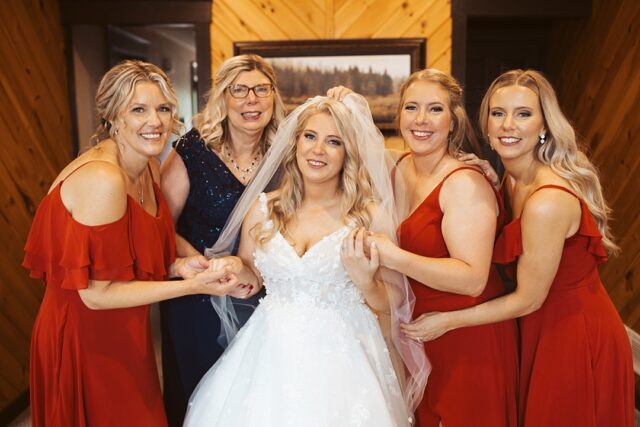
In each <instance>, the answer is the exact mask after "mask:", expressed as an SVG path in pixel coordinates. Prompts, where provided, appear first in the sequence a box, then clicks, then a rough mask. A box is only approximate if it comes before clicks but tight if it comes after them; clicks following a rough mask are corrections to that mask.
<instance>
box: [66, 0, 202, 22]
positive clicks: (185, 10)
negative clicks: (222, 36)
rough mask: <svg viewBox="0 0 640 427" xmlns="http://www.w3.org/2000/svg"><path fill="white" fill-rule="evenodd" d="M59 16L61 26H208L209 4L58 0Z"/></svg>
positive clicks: (196, 2) (138, 0) (200, 2)
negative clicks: (184, 24)
mask: <svg viewBox="0 0 640 427" xmlns="http://www.w3.org/2000/svg"><path fill="white" fill-rule="evenodd" d="M60 12H61V14H60V15H61V17H62V23H63V24H94V25H100V24H103V25H107V24H116V25H149V24H174V23H211V0H205V1H159V0H156V1H149V0H147V1H140V0H137V1H127V2H117V1H116V2H114V1H106V0H97V1H86V0H85V1H82V2H80V1H77V0H76V1H72V0H62V1H61V2H60Z"/></svg>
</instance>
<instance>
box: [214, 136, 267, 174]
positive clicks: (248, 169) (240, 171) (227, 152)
mask: <svg viewBox="0 0 640 427" xmlns="http://www.w3.org/2000/svg"><path fill="white" fill-rule="evenodd" d="M222 149H223V151H224V155H225V157H226V158H227V159H228V160H229V163H231V166H233V168H234V169H235V170H236V171H237V172H238V174H240V181H242V182H247V181H248V180H249V178H251V175H252V174H253V170H254V169H255V168H256V166H257V165H258V163H259V160H260V157H261V154H260V152H259V151H258V153H257V154H256V156H255V157H254V158H253V160H251V164H250V165H249V166H248V167H246V168H241V167H240V166H238V163H237V162H236V159H234V158H233V155H232V154H231V147H229V144H227V143H226V142H225V143H224V144H222Z"/></svg>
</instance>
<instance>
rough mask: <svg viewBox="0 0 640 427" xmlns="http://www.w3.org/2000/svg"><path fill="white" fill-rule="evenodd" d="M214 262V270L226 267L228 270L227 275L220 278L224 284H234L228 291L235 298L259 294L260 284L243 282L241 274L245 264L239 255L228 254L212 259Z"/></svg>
mask: <svg viewBox="0 0 640 427" xmlns="http://www.w3.org/2000/svg"><path fill="white" fill-rule="evenodd" d="M212 263H213V265H212V268H213V269H214V270H220V269H226V271H227V272H228V274H227V275H226V276H223V277H222V278H221V279H220V283H221V284H223V285H227V283H229V284H233V285H232V286H233V287H232V288H231V289H229V291H228V295H230V296H232V297H234V298H241V299H245V298H249V297H252V296H253V295H255V294H257V293H258V291H259V290H260V289H261V287H260V286H257V285H255V286H254V285H253V284H251V283H243V282H242V280H241V279H240V276H241V273H242V271H243V269H244V268H245V266H244V264H243V262H242V260H241V259H240V258H239V257H237V256H226V257H222V258H217V259H215V260H212Z"/></svg>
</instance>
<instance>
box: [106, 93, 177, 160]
mask: <svg viewBox="0 0 640 427" xmlns="http://www.w3.org/2000/svg"><path fill="white" fill-rule="evenodd" d="M172 111H173V109H172V106H171V104H170V103H169V101H167V99H166V98H165V96H164V94H163V93H162V90H161V89H160V87H159V86H158V85H157V84H155V83H151V82H140V83H137V84H136V85H135V87H134V89H133V95H132V96H131V99H130V100H129V102H128V103H127V105H126V106H125V107H124V108H123V110H122V111H121V112H120V114H119V118H118V120H117V123H118V125H117V127H118V134H117V135H116V136H115V139H116V142H118V143H122V144H124V145H125V146H126V147H129V148H131V149H133V150H134V151H135V152H137V153H140V154H141V155H143V156H146V157H151V156H157V155H158V154H160V153H161V152H162V150H163V148H164V146H165V144H166V142H167V137H168V136H169V134H170V133H171V127H172V124H173V117H172V114H173V113H172Z"/></svg>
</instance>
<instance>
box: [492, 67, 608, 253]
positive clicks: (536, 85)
mask: <svg viewBox="0 0 640 427" xmlns="http://www.w3.org/2000/svg"><path fill="white" fill-rule="evenodd" d="M514 85H515V86H523V87H526V88H529V89H531V90H532V91H533V92H534V93H535V94H536V95H538V99H539V100H540V105H541V107H542V115H543V119H544V126H545V129H546V131H547V132H546V135H547V137H546V143H545V144H538V145H537V146H536V148H535V151H534V155H535V157H536V159H537V160H538V161H540V162H541V163H544V164H546V165H549V167H550V168H551V170H552V171H553V172H554V173H556V174H558V175H559V176H561V177H562V178H564V179H566V180H567V181H568V182H569V185H570V186H571V189H572V190H573V191H574V192H575V193H576V194H577V195H578V197H580V198H581V199H582V200H584V202H585V203H586V204H587V206H588V208H589V211H590V212H591V214H592V215H593V217H594V218H595V220H596V223H597V224H598V229H599V230H600V234H601V235H602V243H603V244H604V246H605V248H606V249H607V252H609V253H610V254H615V253H617V252H618V251H619V249H620V248H619V247H618V246H617V245H616V244H615V242H614V240H613V236H612V234H611V230H610V228H609V214H610V212H611V209H610V208H609V207H608V206H607V203H606V201H605V199H604V196H603V194H602V186H601V185H600V179H599V178H598V173H597V170H596V168H595V166H594V165H593V164H592V163H591V162H590V161H589V159H588V158H587V156H586V155H585V153H584V152H583V150H581V149H580V147H579V146H578V143H577V141H576V133H575V131H574V129H573V127H572V126H571V124H570V123H569V120H567V118H566V117H565V115H564V114H563V113H562V110H561V109H560V105H559V103H558V98H557V96H556V92H555V90H554V89H553V86H551V83H549V81H548V80H547V79H546V78H545V77H544V76H543V75H542V74H541V73H539V72H538V71H535V70H511V71H507V72H506V73H503V74H502V75H500V76H498V77H497V78H496V79H495V80H494V81H493V83H492V84H491V86H490V87H489V89H488V90H487V93H486V94H485V95H484V98H483V99H482V104H481V105H480V129H481V130H482V134H483V135H487V126H488V122H487V120H488V118H489V107H490V105H489V101H490V100H491V97H492V96H493V94H494V93H495V92H496V91H497V90H498V89H500V88H503V87H506V86H514Z"/></svg>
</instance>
